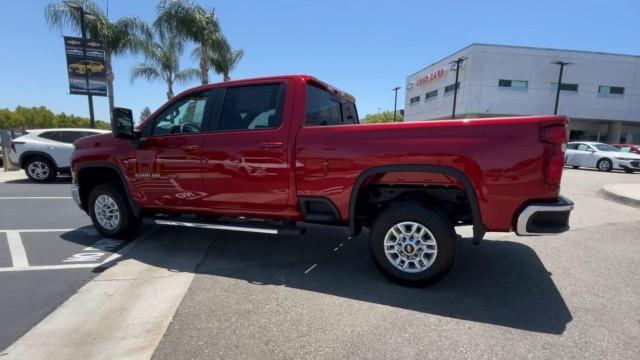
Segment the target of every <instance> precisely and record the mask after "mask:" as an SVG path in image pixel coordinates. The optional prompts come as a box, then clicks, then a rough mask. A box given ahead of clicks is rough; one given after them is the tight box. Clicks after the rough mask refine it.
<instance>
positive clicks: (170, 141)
mask: <svg viewBox="0 0 640 360" xmlns="http://www.w3.org/2000/svg"><path fill="white" fill-rule="evenodd" d="M210 94H211V93H210V92H208V91H207V92H199V93H193V94H188V95H186V96H183V97H182V98H180V99H177V100H175V101H174V102H173V104H172V105H170V106H169V107H167V108H166V109H165V110H164V111H163V112H162V113H161V114H160V115H159V116H157V117H156V118H155V119H153V121H152V123H151V124H150V125H149V129H147V130H146V131H145V133H146V134H145V136H144V137H143V138H142V139H141V140H140V144H139V146H138V149H137V150H136V160H137V161H136V163H137V171H136V181H135V186H134V191H135V192H136V193H137V194H138V196H139V197H140V198H141V199H142V202H143V203H144V205H145V206H147V207H163V208H167V207H174V208H175V209H176V210H190V209H194V210H195V209H197V208H199V205H200V199H201V198H202V195H203V192H202V143H203V138H204V137H203V131H204V128H205V127H206V126H207V119H208V118H209V116H208V114H210V112H211V101H210V100H209V98H210Z"/></svg>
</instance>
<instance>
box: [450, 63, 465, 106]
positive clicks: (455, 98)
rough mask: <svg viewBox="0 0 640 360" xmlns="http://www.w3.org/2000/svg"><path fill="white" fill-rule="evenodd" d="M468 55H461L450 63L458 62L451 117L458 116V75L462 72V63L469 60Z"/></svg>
mask: <svg viewBox="0 0 640 360" xmlns="http://www.w3.org/2000/svg"><path fill="white" fill-rule="evenodd" d="M467 59H468V57H466V56H461V57H459V58H457V59H455V60H453V61H451V62H450V63H449V64H452V65H453V64H456V69H455V72H456V82H455V83H454V84H453V110H452V111H451V118H452V119H455V118H456V101H457V100H458V75H459V73H460V66H461V65H462V63H463V62H464V61H465V60H467Z"/></svg>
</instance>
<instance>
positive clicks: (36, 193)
mask: <svg viewBox="0 0 640 360" xmlns="http://www.w3.org/2000/svg"><path fill="white" fill-rule="evenodd" d="M69 184H70V181H69V179H68V178H62V179H60V180H59V181H57V182H56V183H54V184H34V183H31V182H30V181H28V180H24V179H18V180H13V181H8V182H4V183H0V289H2V291H1V294H0V323H1V324H3V325H2V326H0V348H2V349H4V348H5V347H7V346H8V345H10V344H11V343H12V342H13V341H15V340H16V339H17V338H18V337H20V336H21V335H22V334H23V333H25V332H26V331H27V330H29V329H30V328H31V327H32V326H34V325H35V324H37V323H38V322H39V321H40V320H42V319H43V318H44V316H46V315H47V314H48V313H50V312H51V311H52V310H54V309H55V308H56V307H57V306H58V305H60V304H61V303H62V302H63V301H64V300H66V299H67V298H68V297H69V296H71V295H72V294H73V293H74V292H76V291H77V290H78V289H79V288H80V287H81V286H82V285H84V284H85V283H86V282H88V281H90V280H91V279H93V278H94V277H95V276H96V274H97V272H95V271H94V268H96V267H97V266H98V265H100V264H101V263H103V262H104V261H105V260H109V257H111V256H113V255H114V254H116V255H115V256H117V251H118V250H120V249H121V248H122V247H123V246H124V245H125V244H124V243H123V242H121V241H114V240H109V239H103V238H102V237H100V236H99V235H98V234H97V232H96V231H95V230H94V229H93V227H92V226H90V221H89V219H88V218H87V216H85V215H84V214H83V213H82V211H80V210H79V209H78V208H77V206H76V205H75V204H74V203H73V201H71V198H70V196H69ZM10 249H11V251H10Z"/></svg>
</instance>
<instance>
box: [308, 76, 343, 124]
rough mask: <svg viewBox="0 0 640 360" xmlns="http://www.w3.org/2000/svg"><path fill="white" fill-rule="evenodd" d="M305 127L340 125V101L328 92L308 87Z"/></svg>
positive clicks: (311, 86)
mask: <svg viewBox="0 0 640 360" xmlns="http://www.w3.org/2000/svg"><path fill="white" fill-rule="evenodd" d="M304 123H305V125H308V126H318V125H340V124H342V110H341V109H340V100H339V99H338V97H337V96H334V95H332V94H330V93H329V92H327V91H326V90H322V89H319V88H317V87H315V86H313V85H307V107H306V118H305V121H304Z"/></svg>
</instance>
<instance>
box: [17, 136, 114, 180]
mask: <svg viewBox="0 0 640 360" xmlns="http://www.w3.org/2000/svg"><path fill="white" fill-rule="evenodd" d="M108 132H109V131H107V130H98V129H42V130H28V131H27V134H26V135H23V136H20V137H17V138H15V139H13V141H11V151H10V152H9V158H10V159H11V162H12V163H14V164H16V165H17V166H20V168H21V169H24V171H25V172H26V173H27V176H28V177H29V178H30V179H31V180H34V181H37V182H48V181H51V180H53V179H55V178H56V176H57V175H58V173H70V166H71V164H70V163H71V153H73V149H74V147H73V142H74V141H76V140H78V139H80V138H83V137H85V136H90V135H97V134H104V133H108Z"/></svg>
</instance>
